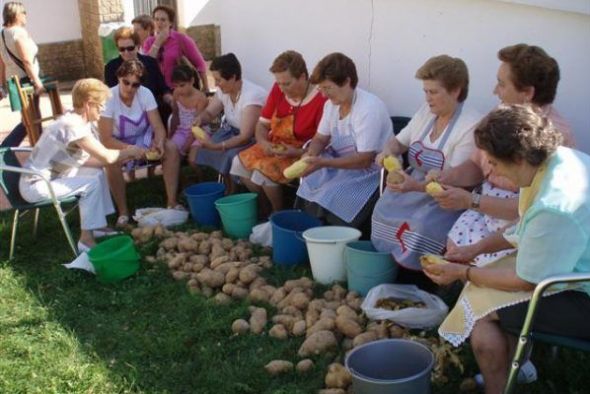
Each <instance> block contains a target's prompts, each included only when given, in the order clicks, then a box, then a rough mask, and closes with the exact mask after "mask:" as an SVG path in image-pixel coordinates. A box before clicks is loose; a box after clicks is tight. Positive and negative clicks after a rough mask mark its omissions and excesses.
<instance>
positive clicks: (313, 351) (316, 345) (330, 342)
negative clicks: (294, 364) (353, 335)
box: [297, 330, 338, 357]
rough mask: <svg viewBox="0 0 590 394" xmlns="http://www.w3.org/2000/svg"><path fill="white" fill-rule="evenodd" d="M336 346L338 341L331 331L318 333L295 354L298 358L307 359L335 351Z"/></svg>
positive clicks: (310, 337) (311, 336)
mask: <svg viewBox="0 0 590 394" xmlns="http://www.w3.org/2000/svg"><path fill="white" fill-rule="evenodd" d="M337 346H338V341H337V340H336V336H335V335H334V333H333V332H332V331H326V330H324V331H318V332H316V333H314V334H312V335H310V336H309V337H308V338H307V339H306V340H305V341H304V342H303V344H302V345H301V347H300V348H299V350H298V351H297V354H298V355H299V357H308V356H311V355H317V354H320V353H324V352H327V351H329V350H332V349H335V348H336V347H337Z"/></svg>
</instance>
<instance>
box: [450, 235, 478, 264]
mask: <svg viewBox="0 0 590 394" xmlns="http://www.w3.org/2000/svg"><path fill="white" fill-rule="evenodd" d="M480 254H481V253H480V251H479V246H478V244H477V243H474V244H471V245H466V246H458V245H457V244H456V243H454V242H453V241H451V240H450V239H449V240H447V251H446V253H445V255H444V258H445V259H446V260H449V261H454V262H457V263H462V264H467V263H471V262H472V261H473V260H474V259H475V258H476V257H477V256H479V255H480Z"/></svg>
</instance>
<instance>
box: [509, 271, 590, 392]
mask: <svg viewBox="0 0 590 394" xmlns="http://www.w3.org/2000/svg"><path fill="white" fill-rule="evenodd" d="M575 282H590V273H572V274H565V275H558V276H553V277H550V278H547V279H545V280H543V281H541V282H539V283H538V284H537V286H536V287H535V291H534V292H533V297H532V298H531V301H530V303H529V306H528V309H527V313H526V317H525V319H524V323H523V325H522V329H521V331H520V335H519V337H518V344H517V346H516V351H515V352H514V358H513V359H512V364H511V365H510V373H509V375H508V381H507V382H506V387H505V388H504V394H511V393H512V392H513V390H514V386H515V384H516V378H517V376H518V371H519V370H520V367H521V365H522V362H523V360H524V357H525V353H526V348H527V346H528V345H529V341H530V340H535V341H540V342H545V343H548V344H550V345H555V346H564V347H569V348H572V349H575V350H582V351H585V352H590V341H585V340H581V339H577V338H571V337H566V336H561V335H552V334H543V333H537V332H534V331H532V329H531V328H532V325H533V321H534V319H535V313H536V312H537V308H538V305H539V301H540V300H541V297H542V296H543V293H544V292H545V290H547V288H549V287H551V286H553V285H555V284H558V283H575ZM584 318H587V317H585V316H580V319H584Z"/></svg>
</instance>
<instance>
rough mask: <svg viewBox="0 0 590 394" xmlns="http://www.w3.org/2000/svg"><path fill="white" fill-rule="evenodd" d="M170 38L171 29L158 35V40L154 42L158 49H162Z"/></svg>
mask: <svg viewBox="0 0 590 394" xmlns="http://www.w3.org/2000/svg"><path fill="white" fill-rule="evenodd" d="M169 36H170V29H164V30H160V31H159V32H158V33H157V34H156V39H155V40H154V45H156V46H157V47H158V48H160V47H161V46H162V45H164V43H165V42H166V40H167V39H168V37H169Z"/></svg>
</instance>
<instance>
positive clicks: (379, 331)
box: [367, 320, 389, 339]
mask: <svg viewBox="0 0 590 394" xmlns="http://www.w3.org/2000/svg"><path fill="white" fill-rule="evenodd" d="M367 331H373V332H374V333H375V334H376V335H377V338H378V339H385V338H389V329H388V328H387V321H385V320H383V321H381V322H379V323H377V322H371V323H369V324H368V325H367Z"/></svg>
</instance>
